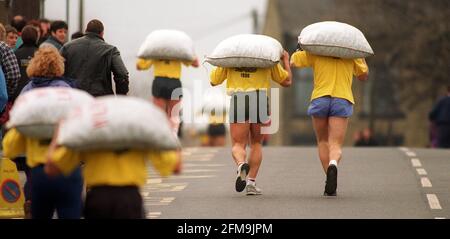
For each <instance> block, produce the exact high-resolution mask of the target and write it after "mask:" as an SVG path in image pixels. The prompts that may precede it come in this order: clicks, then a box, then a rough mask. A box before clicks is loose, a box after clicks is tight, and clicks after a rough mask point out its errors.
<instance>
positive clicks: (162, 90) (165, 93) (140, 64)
mask: <svg viewBox="0 0 450 239" xmlns="http://www.w3.org/2000/svg"><path fill="white" fill-rule="evenodd" d="M181 65H184V66H193V67H198V66H199V63H198V60H197V59H195V60H194V61H193V62H188V61H179V60H146V59H138V61H137V63H136V68H137V69H138V70H140V71H142V70H148V69H150V68H151V67H152V66H153V67H154V76H155V79H154V80H153V83H152V95H153V102H154V103H155V104H156V105H157V106H158V107H160V108H161V109H162V110H164V112H166V113H167V116H168V117H169V119H171V122H172V124H173V128H174V131H175V133H177V132H178V123H176V122H178V120H177V119H178V113H176V115H172V111H173V108H174V107H175V106H176V105H177V104H178V103H179V102H180V100H181V97H182V94H181V93H182V92H181V87H182V86H181V80H180V77H181ZM176 90H179V91H180V92H174V91H176ZM172 94H173V95H172ZM174 113H175V112H174ZM172 117H173V118H172Z"/></svg>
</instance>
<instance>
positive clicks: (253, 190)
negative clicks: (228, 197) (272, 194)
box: [245, 184, 262, 195]
mask: <svg viewBox="0 0 450 239" xmlns="http://www.w3.org/2000/svg"><path fill="white" fill-rule="evenodd" d="M245 189H246V190H247V195H261V194H262V191H261V189H260V188H258V187H256V185H251V184H247V186H246V187H245Z"/></svg>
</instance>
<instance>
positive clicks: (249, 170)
mask: <svg viewBox="0 0 450 239" xmlns="http://www.w3.org/2000/svg"><path fill="white" fill-rule="evenodd" d="M281 60H282V62H283V65H284V68H283V66H281V64H280V63H278V64H276V65H275V66H273V67H270V68H223V67H216V68H214V69H213V70H212V72H211V75H210V78H211V85H212V86H217V85H220V84H222V83H223V82H224V81H225V80H227V92H228V94H230V95H231V101H230V114H229V120H230V134H231V139H232V155H233V159H234V161H235V163H236V165H237V166H238V170H237V178H236V183H235V189H236V191H237V192H242V191H244V189H246V194H247V195H259V194H261V193H262V192H261V189H260V188H258V187H256V183H255V180H256V176H257V174H258V171H259V167H260V165H261V161H262V152H261V151H262V145H261V143H262V137H263V136H262V134H261V126H262V125H263V124H264V123H266V122H268V121H269V120H270V119H269V109H268V108H269V105H268V104H269V101H268V94H267V91H268V90H269V89H270V80H271V79H272V80H273V81H275V82H277V83H278V84H280V85H282V86H284V87H288V86H290V85H291V82H292V73H291V69H290V65H289V54H288V53H287V52H286V51H285V52H284V53H283V56H282V58H281ZM249 140H250V142H248V141H249ZM247 144H249V145H250V148H251V151H250V158H249V161H248V163H247V162H246V150H245V148H246V146H247ZM247 176H248V178H247Z"/></svg>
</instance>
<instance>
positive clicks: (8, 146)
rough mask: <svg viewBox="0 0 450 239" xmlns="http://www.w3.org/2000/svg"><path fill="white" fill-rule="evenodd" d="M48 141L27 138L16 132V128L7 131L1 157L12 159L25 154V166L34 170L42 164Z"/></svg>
mask: <svg viewBox="0 0 450 239" xmlns="http://www.w3.org/2000/svg"><path fill="white" fill-rule="evenodd" d="M49 143H50V142H49V140H38V139H32V138H28V137H26V136H25V135H23V134H21V133H20V132H19V131H17V129H16V128H12V129H10V130H8V132H7V133H6V135H5V138H3V156H4V157H6V158H10V159H14V158H16V157H18V156H20V155H23V154H26V156H27V165H28V166H29V167H30V168H34V167H36V166H38V165H39V164H44V163H45V162H46V161H47V160H46V158H45V157H46V154H47V150H48V146H49Z"/></svg>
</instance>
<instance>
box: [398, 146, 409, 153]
mask: <svg viewBox="0 0 450 239" xmlns="http://www.w3.org/2000/svg"><path fill="white" fill-rule="evenodd" d="M398 149H400V150H401V151H403V152H405V151H409V149H408V148H406V147H399V148H398Z"/></svg>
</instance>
